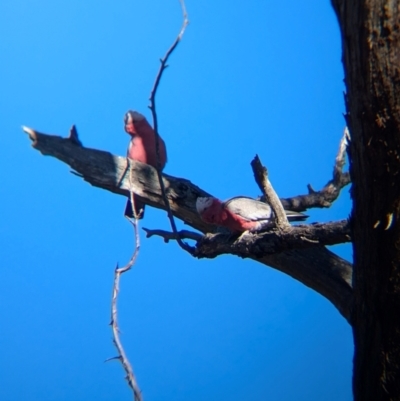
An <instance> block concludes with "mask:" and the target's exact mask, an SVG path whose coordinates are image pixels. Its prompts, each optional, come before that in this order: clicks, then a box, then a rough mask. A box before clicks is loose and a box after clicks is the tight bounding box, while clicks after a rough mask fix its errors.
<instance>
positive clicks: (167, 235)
mask: <svg viewBox="0 0 400 401" xmlns="http://www.w3.org/2000/svg"><path fill="white" fill-rule="evenodd" d="M143 230H144V231H145V232H146V238H150V237H152V236H153V235H156V236H158V237H162V238H164V242H165V243H168V242H169V241H170V240H177V239H178V238H180V239H182V238H185V239H192V240H194V241H199V240H200V239H201V238H203V236H202V235H201V234H199V233H196V232H194V231H189V230H180V231H178V232H176V233H174V232H170V231H164V230H150V229H149V228H144V227H143Z"/></svg>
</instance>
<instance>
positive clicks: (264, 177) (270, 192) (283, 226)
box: [251, 155, 290, 231]
mask: <svg viewBox="0 0 400 401" xmlns="http://www.w3.org/2000/svg"><path fill="white" fill-rule="evenodd" d="M251 168H252V169H253V173H254V178H255V180H256V183H257V185H258V186H259V188H260V189H261V191H262V193H263V194H264V198H265V202H266V203H268V204H269V205H270V206H271V208H272V210H273V211H274V214H275V223H276V227H277V228H278V229H279V230H281V231H284V230H287V229H289V228H290V224H289V221H288V219H287V216H286V213H285V210H284V209H283V206H282V203H281V201H280V200H279V198H278V195H277V194H276V192H275V190H274V188H273V187H272V185H271V183H270V181H269V179H268V171H267V168H266V167H265V166H263V165H262V163H261V160H260V158H259V157H258V155H256V157H255V158H254V159H253V160H252V161H251Z"/></svg>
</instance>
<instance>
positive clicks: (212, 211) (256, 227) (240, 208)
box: [196, 196, 308, 233]
mask: <svg viewBox="0 0 400 401" xmlns="http://www.w3.org/2000/svg"><path fill="white" fill-rule="evenodd" d="M196 209H197V212H198V213H199V215H200V217H201V219H202V220H203V221H205V222H206V223H210V224H215V225H218V226H223V227H226V228H228V229H229V230H230V231H231V232H233V233H242V232H244V231H247V230H248V231H260V230H263V229H266V228H270V227H273V226H274V223H275V221H274V212H273V211H272V208H271V206H270V205H269V204H267V203H264V202H260V201H257V200H255V199H252V198H249V197H247V196H236V197H234V198H231V199H228V200H227V201H225V202H222V201H220V200H219V199H217V198H213V197H199V198H197V200H196ZM285 213H286V215H287V218H288V220H289V221H303V220H305V219H306V218H307V217H308V216H306V215H305V214H302V213H297V212H292V211H289V210H285Z"/></svg>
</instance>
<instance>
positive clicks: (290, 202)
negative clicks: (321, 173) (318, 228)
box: [281, 127, 351, 212]
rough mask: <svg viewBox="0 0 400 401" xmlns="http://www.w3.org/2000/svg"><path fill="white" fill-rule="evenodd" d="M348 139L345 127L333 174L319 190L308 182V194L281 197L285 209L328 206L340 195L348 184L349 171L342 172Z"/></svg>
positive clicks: (294, 209)
mask: <svg viewBox="0 0 400 401" xmlns="http://www.w3.org/2000/svg"><path fill="white" fill-rule="evenodd" d="M349 139H350V134H349V130H348V128H347V127H346V128H345V129H344V132H343V136H342V138H341V140H340V144H339V150H338V153H337V155H336V158H335V164H334V166H333V176H332V178H331V179H330V180H329V181H328V182H327V183H326V185H325V186H324V187H323V188H322V189H321V190H320V191H315V190H314V189H313V188H312V186H311V185H310V184H308V185H307V188H308V194H307V195H298V196H293V197H291V198H286V199H285V198H281V202H282V205H283V207H284V208H285V209H287V210H293V211H296V212H303V211H305V210H307V209H310V208H314V207H320V208H325V207H330V206H331V205H332V203H333V202H334V201H335V200H336V199H337V198H338V196H339V195H340V191H341V189H342V188H343V187H345V186H346V185H348V184H350V182H351V180H350V174H349V172H343V167H344V165H345V163H346V149H347V146H348V142H349Z"/></svg>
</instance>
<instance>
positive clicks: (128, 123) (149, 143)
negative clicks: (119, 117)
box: [124, 110, 167, 218]
mask: <svg viewBox="0 0 400 401" xmlns="http://www.w3.org/2000/svg"><path fill="white" fill-rule="evenodd" d="M124 123H125V131H126V132H127V133H128V134H129V135H130V136H131V137H132V138H131V140H130V142H129V146H128V152H127V157H129V158H130V159H132V160H136V161H139V162H142V163H146V164H149V165H150V166H153V167H155V168H157V153H156V137H155V132H154V130H153V128H152V126H151V125H150V124H149V122H148V121H147V120H146V118H145V117H144V115H142V114H140V113H138V112H137V111H132V110H129V111H128V112H127V113H126V114H125V118H124ZM158 146H159V154H160V168H161V170H162V169H163V168H164V166H165V164H166V163H167V149H166V147H165V142H164V141H163V140H162V138H161V137H159V138H158ZM134 202H135V209H136V215H137V216H139V218H143V214H144V204H143V203H142V202H140V201H139V200H138V198H137V197H135V198H134ZM125 216H128V217H134V214H133V209H132V204H131V201H130V199H128V202H127V203H126V208H125Z"/></svg>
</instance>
